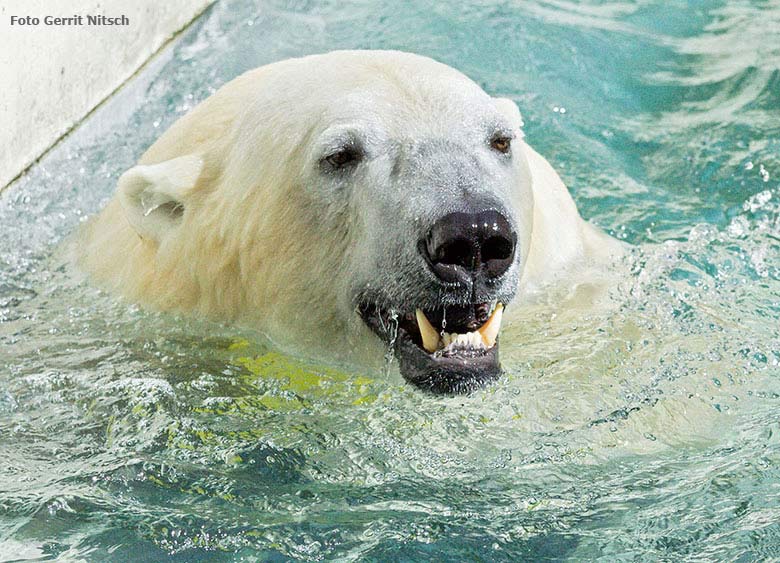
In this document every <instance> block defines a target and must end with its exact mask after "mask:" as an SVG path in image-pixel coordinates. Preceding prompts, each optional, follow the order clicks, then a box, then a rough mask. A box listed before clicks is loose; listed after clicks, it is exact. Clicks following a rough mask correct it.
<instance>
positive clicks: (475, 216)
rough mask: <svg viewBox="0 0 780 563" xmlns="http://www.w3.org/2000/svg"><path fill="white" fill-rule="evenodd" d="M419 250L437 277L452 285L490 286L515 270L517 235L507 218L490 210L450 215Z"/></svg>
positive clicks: (428, 236)
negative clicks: (477, 283) (475, 283)
mask: <svg viewBox="0 0 780 563" xmlns="http://www.w3.org/2000/svg"><path fill="white" fill-rule="evenodd" d="M418 246H419V250H420V253H421V254H422V255H423V258H424V259H425V261H426V262H427V264H428V266H429V267H430V268H431V270H432V271H433V273H434V274H435V275H436V276H437V277H438V278H439V279H440V280H442V281H444V282H448V283H466V284H470V283H472V282H473V281H476V280H477V279H478V278H484V281H486V282H489V281H492V280H495V279H496V278H500V277H501V276H502V275H504V274H505V273H506V272H507V270H509V268H510V267H511V266H512V263H513V261H514V259H515V249H516V246H517V232H516V231H515V229H514V228H513V227H512V225H511V223H510V222H509V220H508V219H507V218H506V216H505V215H504V214H502V213H500V212H499V211H497V210H494V209H490V210H487V211H481V212H479V213H462V212H455V213H449V214H447V215H445V216H443V217H442V218H440V219H439V220H437V221H436V222H435V223H434V225H433V227H431V229H430V231H429V232H428V235H427V237H426V238H425V239H424V240H421V241H420V244H419V245H418Z"/></svg>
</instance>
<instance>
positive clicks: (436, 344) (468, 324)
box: [359, 302, 504, 394]
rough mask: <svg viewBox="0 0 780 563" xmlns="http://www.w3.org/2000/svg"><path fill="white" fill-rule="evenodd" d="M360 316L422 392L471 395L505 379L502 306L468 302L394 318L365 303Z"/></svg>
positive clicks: (422, 310) (402, 372)
mask: <svg viewBox="0 0 780 563" xmlns="http://www.w3.org/2000/svg"><path fill="white" fill-rule="evenodd" d="M359 311H360V315H361V317H362V318H363V321H364V322H365V323H366V324H367V325H368V326H369V327H370V328H371V329H372V330H373V331H374V332H375V333H377V335H378V336H379V337H380V338H382V339H383V340H385V341H387V342H391V343H392V344H393V347H394V352H395V355H396V357H397V358H398V363H399V367H400V369H401V375H403V376H404V378H405V379H406V380H407V381H409V382H410V383H412V384H414V385H416V386H418V387H420V388H421V389H425V390H427V391H431V392H434V393H451V394H454V393H469V392H471V391H474V390H475V389H477V388H479V387H481V386H483V385H485V384H486V383H488V382H490V381H494V380H496V379H497V378H498V377H499V375H500V374H501V366H500V365H499V361H498V334H499V331H500V329H501V319H502V315H503V311H504V306H503V305H502V304H501V303H497V302H492V303H467V304H465V305H454V306H447V307H440V308H436V309H421V308H418V309H415V310H414V311H408V312H406V313H394V312H392V311H390V310H388V309H383V308H381V307H379V306H378V305H376V304H374V303H370V302H364V303H363V304H361V305H360V307H359Z"/></svg>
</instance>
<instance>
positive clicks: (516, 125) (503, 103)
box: [493, 98, 525, 129]
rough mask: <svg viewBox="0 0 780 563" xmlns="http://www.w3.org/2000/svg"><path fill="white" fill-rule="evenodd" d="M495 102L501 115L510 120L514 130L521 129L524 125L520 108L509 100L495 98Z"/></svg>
mask: <svg viewBox="0 0 780 563" xmlns="http://www.w3.org/2000/svg"><path fill="white" fill-rule="evenodd" d="M493 101H494V102H495V104H496V107H497V108H498V111H500V112H501V115H503V116H504V117H506V118H507V119H509V121H510V123H511V124H512V129H520V128H521V127H522V126H523V125H525V124H524V123H523V116H522V115H520V108H518V107H517V104H516V103H514V102H513V101H512V100H510V99H509V98H493Z"/></svg>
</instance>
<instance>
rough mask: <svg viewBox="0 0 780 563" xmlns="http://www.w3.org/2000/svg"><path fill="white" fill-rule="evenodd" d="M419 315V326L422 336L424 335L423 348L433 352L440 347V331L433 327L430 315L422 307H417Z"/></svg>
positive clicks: (417, 315)
mask: <svg viewBox="0 0 780 563" xmlns="http://www.w3.org/2000/svg"><path fill="white" fill-rule="evenodd" d="M415 316H416V317H417V326H418V327H420V336H422V341H423V348H425V350H426V351H427V352H428V353H430V354H432V353H433V352H435V351H436V349H437V348H438V347H439V333H438V332H436V329H435V328H433V326H432V325H431V322H430V321H429V320H428V317H426V316H425V313H423V312H422V309H417V311H416V312H415Z"/></svg>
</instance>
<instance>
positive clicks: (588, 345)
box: [0, 0, 780, 561]
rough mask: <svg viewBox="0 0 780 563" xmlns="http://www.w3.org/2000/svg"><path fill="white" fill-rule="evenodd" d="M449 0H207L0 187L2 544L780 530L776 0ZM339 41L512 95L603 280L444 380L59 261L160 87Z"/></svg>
mask: <svg viewBox="0 0 780 563" xmlns="http://www.w3.org/2000/svg"><path fill="white" fill-rule="evenodd" d="M450 4H451V5H444V4H443V3H441V4H440V3H434V2H415V3H411V2H406V3H387V4H379V3H361V2H351V3H350V2H347V3H343V2H339V3H335V2H332V3H331V2H305V1H300V2H289V3H285V2H275V1H270V2H269V1H264V2H257V3H256V4H255V3H251V2H240V1H235V2H220V3H218V4H217V5H215V6H214V7H213V8H212V9H210V10H209V11H208V12H206V13H205V14H204V15H203V17H201V18H200V20H199V21H198V22H197V23H196V24H195V25H194V26H193V27H192V28H191V29H190V30H189V31H187V32H186V33H185V34H184V36H183V37H182V38H181V39H180V40H179V41H178V42H177V43H176V44H175V45H174V46H173V47H172V48H170V49H169V50H167V51H166V52H165V53H164V55H163V56H161V57H159V58H158V59H156V60H155V61H154V62H153V64H151V65H150V66H149V67H147V68H146V69H145V70H144V71H143V72H142V73H141V75H140V76H138V77H136V78H135V79H134V80H133V82H132V83H131V84H130V85H129V86H128V87H126V88H125V89H124V90H123V91H122V92H121V93H120V94H119V95H118V96H117V97H115V98H114V99H113V100H111V101H110V102H109V103H108V104H106V105H105V106H104V107H103V108H101V109H100V110H99V111H98V112H96V113H95V114H93V115H92V116H91V117H90V118H89V120H88V121H87V122H86V123H85V124H84V125H83V126H82V127H81V128H79V129H78V130H77V131H75V132H74V133H73V134H72V135H71V136H70V137H69V138H68V139H67V140H66V141H65V142H63V143H62V144H61V145H59V146H58V147H57V148H56V149H55V150H53V151H52V152H51V153H50V154H49V155H48V156H47V157H46V158H44V159H43V160H42V161H41V162H40V163H39V164H38V165H36V166H35V167H34V168H33V169H32V170H31V172H30V173H29V174H28V175H27V176H25V177H24V178H22V179H21V180H20V181H18V182H17V183H16V185H14V186H12V187H11V188H9V189H8V190H6V191H4V192H3V193H2V194H0V225H2V231H1V232H2V236H0V264H2V266H1V269H0V468H2V470H0V560H3V561H7V560H45V559H53V558H57V557H59V558H61V559H63V560H95V561H159V560H162V559H164V558H165V557H166V556H170V557H171V558H172V559H174V560H182V561H191V560H209V561H212V560H213V561H232V560H245V561H253V560H272V561H274V560H278V561H281V560H289V559H295V560H304V561H316V560H322V559H337V560H357V559H366V560H388V561H395V560H429V559H439V560H441V559H452V560H485V561H496V560H497V561H517V560H564V559H569V560H595V559H601V560H605V561H615V560H649V559H660V560H668V561H679V560H739V561H750V560H766V559H773V560H778V559H780V523H779V522H780V467H779V464H780V331H779V329H778V327H779V326H780V189H779V186H780V2H778V1H776V0H767V1H754V2H745V1H743V2H739V1H733V2H719V1H709V2H681V1H677V2H661V1H658V0H654V1H650V0H648V1H638V2H629V1H623V2H596V1H593V2H582V3H572V2H564V1H553V0H551V1H548V2H540V3H535V2H524V1H515V2H487V1H485V2H463V3H459V4H458V5H457V7H456V5H455V4H454V3H450ZM347 47H361V48H399V49H404V50H410V51H415V52H418V53H421V54H426V55H430V56H433V57H435V58H437V59H439V60H441V61H443V62H446V63H448V64H450V65H452V66H455V67H457V68H459V69H461V70H462V71H464V72H465V73H467V74H468V75H469V76H471V77H472V78H474V79H475V80H477V81H478V82H479V83H480V84H481V85H482V86H483V87H484V88H485V89H486V90H487V91H489V92H491V93H493V94H497V95H503V96H509V97H512V98H514V99H515V100H516V101H517V102H518V104H519V105H520V107H521V109H522V111H523V114H524V117H525V121H526V124H527V125H526V133H527V138H528V140H529V141H530V142H531V143H532V144H533V145H534V146H535V147H536V148H537V149H538V150H539V151H540V152H541V153H542V154H543V155H545V156H546V157H547V158H548V159H549V160H550V161H551V162H552V163H553V165H554V166H555V167H556V168H557V169H558V170H559V171H560V173H561V175H562V176H563V178H564V180H565V181H566V183H567V184H568V185H569V186H570V188H571V190H572V193H573V194H574V196H575V199H576V201H577V203H578V205H579V207H580V209H581V211H582V213H583V215H584V216H585V217H587V218H588V219H590V220H592V221H594V222H596V223H597V224H599V225H601V226H603V227H604V228H605V229H606V230H608V231H609V232H611V233H612V234H614V235H615V236H618V237H619V238H622V239H625V240H627V241H629V242H630V243H632V244H634V245H635V248H634V250H633V251H632V254H631V256H629V257H628V258H627V260H626V266H627V270H628V271H629V272H630V273H627V274H626V275H625V278H624V279H623V281H622V282H621V283H620V284H619V287H616V288H615V290H614V291H613V295H612V300H613V302H614V304H615V306H614V307H612V308H611V309H610V310H608V311H602V312H595V313H594V312H592V311H591V312H581V311H579V312H578V311H560V310H559V311H552V310H551V309H549V308H546V307H545V306H544V305H540V306H538V307H535V308H534V309H529V311H528V312H527V319H526V321H525V322H523V323H519V324H517V325H516V326H510V327H508V328H507V332H508V333H509V334H506V333H505V336H504V338H505V340H506V341H509V337H510V336H511V338H512V340H513V341H514V342H516V343H517V344H516V345H515V346H512V347H509V346H507V347H505V348H503V349H502V358H503V364H504V366H505V368H506V369H507V374H506V376H505V377H504V378H503V379H502V381H501V382H500V383H499V384H497V385H495V386H493V387H491V388H489V389H487V390H484V391H481V392H478V393H476V394H475V395H473V396H469V397H458V398H441V397H431V396H427V395H423V394H421V393H419V392H418V391H415V390H414V389H411V388H409V387H407V386H405V385H403V383H402V380H401V378H400V376H399V375H398V374H397V373H396V372H394V371H393V370H390V372H389V373H388V374H382V373H346V372H342V371H339V370H336V369H334V368H332V367H326V366H318V365H312V364H309V363H304V362H301V361H298V360H295V359H293V358H286V357H283V356H280V355H278V354H276V353H274V352H273V351H272V350H270V349H269V348H268V347H267V346H266V345H265V344H264V343H263V342H262V339H260V338H258V337H257V336H256V335H252V334H242V333H240V332H239V331H238V330H237V329H234V328H231V327H226V326H214V325H207V324H205V323H203V322H200V321H196V320H186V319H179V318H171V317H166V316H162V315H157V314H153V313H148V312H144V311H141V310H139V309H138V308H137V307H134V306H132V305H128V304H124V303H121V302H117V301H116V300H114V299H112V298H111V297H109V296H106V295H104V294H102V293H100V292H99V291H97V290H95V289H93V288H91V287H90V286H89V285H87V284H84V283H82V282H80V281H79V279H78V278H77V277H76V276H75V275H74V274H73V273H72V272H69V271H68V269H67V267H66V266H65V264H64V261H63V258H62V257H61V255H60V254H58V248H59V246H58V243H59V242H60V241H62V240H63V238H64V237H65V236H66V235H67V234H68V233H70V232H72V230H73V229H74V228H75V226H76V225H77V224H78V223H79V222H80V221H81V220H82V219H83V218H84V217H85V216H87V215H89V214H91V213H94V212H95V211H97V210H98V209H99V208H100V207H101V205H102V204H103V203H104V202H105V201H107V198H108V197H109V196H110V194H111V192H112V190H113V186H114V183H115V182H116V179H117V177H118V175H119V174H121V172H122V171H124V170H125V169H127V168H128V167H129V166H131V165H132V164H133V163H134V161H135V160H136V159H137V157H138V156H139V155H140V154H141V153H142V152H143V150H144V148H145V147H147V146H148V145H149V144H151V142H152V141H153V140H154V139H155V138H157V137H158V136H159V135H160V134H161V132H162V131H164V130H165V129H166V128H167V127H168V126H169V125H170V124H171V123H173V121H174V120H175V119H176V118H177V117H178V116H180V115H182V114H183V113H185V112H186V111H187V110H188V109H189V108H191V107H192V106H193V105H194V104H195V103H196V102H197V101H199V100H201V99H203V98H204V97H206V96H208V95H209V94H210V93H212V92H213V91H214V90H215V89H216V88H217V87H218V86H219V85H221V84H222V83H224V82H225V81H227V80H229V79H230V78H232V77H234V76H236V75H237V74H239V73H240V72H242V71H244V70H246V69H249V68H252V67H255V66H258V65H261V64H264V63H267V62H271V61H274V60H278V59H281V58H286V57H290V56H297V55H302V54H306V53H314V52H319V51H324V50H330V49H335V48H347ZM204 334H208V335H209V336H208V337H206V338H204V337H203V335H204Z"/></svg>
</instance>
